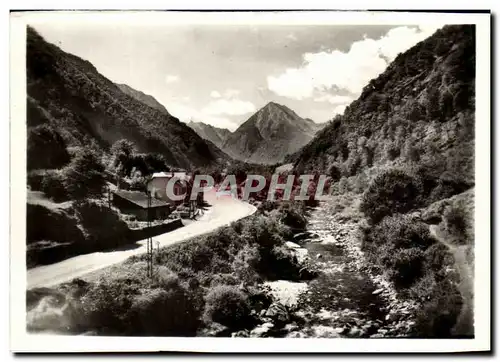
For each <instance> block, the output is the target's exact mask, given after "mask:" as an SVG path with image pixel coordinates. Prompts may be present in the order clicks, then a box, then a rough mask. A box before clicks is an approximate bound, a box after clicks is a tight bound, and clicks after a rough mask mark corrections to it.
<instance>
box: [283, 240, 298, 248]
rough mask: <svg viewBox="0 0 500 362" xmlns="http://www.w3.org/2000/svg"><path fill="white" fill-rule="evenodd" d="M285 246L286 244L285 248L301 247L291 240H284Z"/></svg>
mask: <svg viewBox="0 0 500 362" xmlns="http://www.w3.org/2000/svg"><path fill="white" fill-rule="evenodd" d="M285 246H286V247H287V248H290V249H298V248H300V247H301V246H300V245H299V244H295V243H293V242H291V241H286V242H285Z"/></svg>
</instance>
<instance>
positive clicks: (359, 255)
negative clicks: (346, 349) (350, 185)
mask: <svg viewBox="0 0 500 362" xmlns="http://www.w3.org/2000/svg"><path fill="white" fill-rule="evenodd" d="M358 202H359V197H358V196H357V195H348V196H346V195H342V196H338V197H332V198H331V199H330V200H328V201H324V202H321V203H320V205H319V206H318V207H316V208H314V209H311V210H310V215H309V216H308V227H307V232H306V233H301V234H299V235H296V236H295V238H294V243H289V247H290V248H294V249H295V250H296V252H297V255H298V256H301V257H302V258H305V259H306V262H307V263H308V264H309V265H311V266H312V267H313V268H314V269H315V270H316V272H317V277H316V278H314V279H311V280H309V281H303V282H293V281H273V282H267V283H265V284H264V287H265V288H267V290H268V291H269V293H270V294H271V295H272V296H273V298H275V299H276V300H278V301H279V303H281V304H283V305H284V306H285V307H286V308H287V310H288V312H289V314H290V316H289V317H288V321H289V323H287V324H286V325H285V326H284V327H283V328H282V329H281V333H276V334H277V335H280V336H282V337H291V338H304V337H305V338H307V337H322V338H336V337H348V338H356V337H360V338H367V337H371V338H377V337H408V336H410V335H411V331H412V326H413V325H414V324H415V322H414V313H415V311H416V309H417V307H418V305H417V304H416V303H412V302H409V301H403V300H400V299H398V297H397V295H396V292H395V290H394V288H393V287H392V285H391V283H389V282H388V281H387V278H386V277H385V276H384V274H383V273H381V271H380V270H378V269H377V268H376V267H374V266H372V265H370V264H369V263H368V262H367V260H366V259H365V257H364V255H363V252H362V251H361V241H360V240H361V239H360V236H361V235H360V230H359V226H360V223H361V222H362V220H363V219H362V215H361V214H360V213H359V211H358V208H357V204H358ZM293 244H295V245H293ZM270 323H271V321H267V322H266V323H264V324H265V326H264V327H266V325H267V327H270V328H271V329H272V326H271V325H270ZM271 324H272V323H271ZM256 329H257V330H262V329H263V328H262V325H260V326H258V327H257V328H256ZM264 329H266V328H264ZM268 329H269V328H268ZM266 331H267V330H266ZM250 334H251V335H252V334H255V333H250Z"/></svg>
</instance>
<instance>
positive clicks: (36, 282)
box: [27, 191, 256, 289]
mask: <svg viewBox="0 0 500 362" xmlns="http://www.w3.org/2000/svg"><path fill="white" fill-rule="evenodd" d="M205 200H206V201H207V202H208V203H209V204H210V205H211V207H210V208H209V210H208V211H206V212H205V213H204V214H203V215H202V216H201V218H200V219H198V220H197V221H194V222H191V223H189V224H188V225H185V226H184V227H182V228H179V229H176V230H174V231H171V232H168V233H165V234H162V235H158V236H155V237H154V238H153V240H154V247H156V246H157V244H159V246H160V247H163V246H167V245H172V244H175V243H179V242H183V241H186V240H188V239H190V238H192V237H194V236H198V235H202V234H206V233H209V232H211V231H213V230H215V229H217V228H219V227H221V226H225V225H228V224H230V223H231V222H233V221H237V220H239V219H242V218H244V217H246V216H249V215H252V214H253V213H254V212H255V211H256V208H255V206H253V205H250V204H248V203H246V202H243V201H240V200H237V199H234V198H232V197H231V196H221V197H217V196H216V193H215V191H210V192H206V193H205ZM136 244H137V245H138V246H137V247H136V248H128V249H126V250H111V251H104V252H95V253H91V254H84V255H79V256H76V257H73V258H70V259H66V260H63V261H61V262H58V263H55V264H51V265H44V266H39V267H36V268H33V269H29V270H28V272H27V279H28V280H27V284H28V285H27V287H28V289H31V288H35V287H49V286H53V285H57V284H60V283H63V282H67V281H70V280H72V279H74V278H78V277H81V276H83V275H85V274H87V273H90V272H93V271H96V270H99V269H101V268H104V267H107V266H110V265H113V264H116V263H119V262H121V261H124V260H125V259H127V258H128V257H130V256H132V255H137V254H142V253H145V252H146V240H141V241H138V242H137V243H136Z"/></svg>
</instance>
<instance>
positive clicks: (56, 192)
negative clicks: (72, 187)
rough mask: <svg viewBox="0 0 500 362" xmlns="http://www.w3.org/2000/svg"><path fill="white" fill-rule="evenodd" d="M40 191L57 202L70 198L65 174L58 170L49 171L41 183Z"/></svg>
mask: <svg viewBox="0 0 500 362" xmlns="http://www.w3.org/2000/svg"><path fill="white" fill-rule="evenodd" d="M40 191H42V192H43V193H45V195H47V197H49V198H51V199H52V200H54V201H56V202H60V201H66V200H68V199H69V196H68V192H67V190H66V187H65V180H64V176H63V175H62V174H61V172H59V171H56V170H51V171H47V172H46V173H45V174H44V176H43V178H42V181H41V183H40Z"/></svg>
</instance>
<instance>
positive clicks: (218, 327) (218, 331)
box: [201, 323, 230, 337]
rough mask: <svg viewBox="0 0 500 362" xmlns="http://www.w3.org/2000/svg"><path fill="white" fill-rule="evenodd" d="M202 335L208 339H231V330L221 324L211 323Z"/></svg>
mask: <svg viewBox="0 0 500 362" xmlns="http://www.w3.org/2000/svg"><path fill="white" fill-rule="evenodd" d="M201 335H203V336H206V337H226V336H227V337H229V335H230V334H229V329H228V328H227V327H226V326H223V325H222V324H219V323H210V325H208V326H207V327H206V328H205V329H204V330H203V331H202V332H201Z"/></svg>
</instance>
